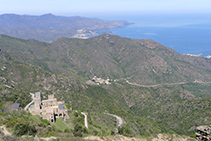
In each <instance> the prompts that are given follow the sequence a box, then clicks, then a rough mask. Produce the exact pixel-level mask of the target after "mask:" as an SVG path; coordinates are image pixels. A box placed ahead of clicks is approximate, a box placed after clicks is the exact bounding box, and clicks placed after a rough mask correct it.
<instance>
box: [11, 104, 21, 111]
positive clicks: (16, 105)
mask: <svg viewBox="0 0 211 141" xmlns="http://www.w3.org/2000/svg"><path fill="white" fill-rule="evenodd" d="M19 106H20V104H19V103H14V104H13V105H12V107H13V108H15V109H17V110H18V108H19Z"/></svg>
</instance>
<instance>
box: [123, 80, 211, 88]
mask: <svg viewBox="0 0 211 141" xmlns="http://www.w3.org/2000/svg"><path fill="white" fill-rule="evenodd" d="M126 83H127V84H130V85H134V86H140V87H146V88H150V87H159V86H173V85H182V84H187V83H199V84H210V83H211V82H201V81H197V80H195V81H190V82H177V83H164V84H155V85H141V84H136V83H131V82H129V81H128V80H126Z"/></svg>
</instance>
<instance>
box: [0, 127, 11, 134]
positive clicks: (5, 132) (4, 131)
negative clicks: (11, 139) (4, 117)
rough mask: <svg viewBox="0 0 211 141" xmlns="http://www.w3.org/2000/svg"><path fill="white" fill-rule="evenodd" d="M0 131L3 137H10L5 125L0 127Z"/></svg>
mask: <svg viewBox="0 0 211 141" xmlns="http://www.w3.org/2000/svg"><path fill="white" fill-rule="evenodd" d="M0 130H1V132H3V133H4V135H5V136H11V133H10V132H8V130H7V128H6V126H5V125H3V126H0Z"/></svg>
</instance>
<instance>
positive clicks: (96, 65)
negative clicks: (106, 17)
mask: <svg viewBox="0 0 211 141" xmlns="http://www.w3.org/2000/svg"><path fill="white" fill-rule="evenodd" d="M0 49H1V50H2V53H1V55H0V59H1V61H0V103H1V105H0V108H1V111H0V114H1V115H3V116H2V117H3V118H1V120H0V124H5V123H6V122H7V121H9V120H8V119H10V118H14V120H15V118H16V117H18V119H19V120H18V122H20V123H22V120H25V119H27V123H29V124H27V126H29V125H31V123H33V122H35V121H36V122H39V121H40V120H39V119H37V118H36V117H31V115H28V117H27V118H26V117H25V119H24V117H21V116H18V115H16V114H15V115H13V114H11V113H10V112H8V110H7V108H6V107H5V106H4V105H8V104H10V105H11V104H12V103H15V102H17V103H20V106H21V108H24V107H25V106H26V104H28V103H29V102H30V101H31V98H30V94H29V93H30V92H37V91H42V93H43V94H42V97H43V98H45V97H47V95H48V94H54V95H55V97H56V98H57V99H58V100H61V101H64V102H65V103H66V105H68V107H71V108H73V111H72V112H69V116H70V118H71V120H69V121H67V123H68V124H69V125H70V126H71V129H70V130H69V129H68V130H65V129H64V131H61V130H62V128H63V127H64V128H66V126H65V125H63V124H61V126H60V125H58V124H59V123H56V124H55V127H54V126H53V125H52V126H51V129H49V130H48V128H47V127H46V128H45V129H43V130H45V132H42V130H41V129H40V128H39V123H36V124H33V125H34V127H35V128H36V130H37V131H38V132H37V133H39V134H38V135H39V136H44V133H46V134H47V135H57V136H59V137H61V136H63V135H65V136H68V135H67V134H66V133H64V132H68V133H71V134H72V136H74V134H75V132H74V130H75V129H74V128H75V127H77V128H81V129H82V130H83V131H82V132H83V136H87V135H99V136H101V135H102V136H106V135H112V134H113V133H114V131H115V128H116V127H117V122H116V119H115V118H113V117H110V116H108V115H105V114H104V112H106V111H107V112H109V113H111V114H115V115H118V116H120V117H121V118H122V119H123V120H124V123H123V125H122V128H121V129H120V130H119V131H120V132H119V134H123V135H125V136H137V137H140V136H142V137H143V136H155V135H156V134H158V133H169V134H180V135H193V134H194V132H195V129H196V127H197V126H199V125H204V124H208V125H209V124H210V105H211V104H210V103H211V102H210V101H211V100H210V98H211V95H210V89H211V83H209V82H210V81H211V77H210V75H211V73H210V70H211V60H209V59H205V58H202V57H190V56H186V55H181V54H178V53H176V52H175V51H174V50H172V49H169V48H167V47H164V46H162V45H160V44H158V43H156V42H154V41H152V40H132V39H128V38H121V37H118V36H112V35H107V34H105V35H101V36H98V37H94V38H90V39H86V40H82V39H68V38H60V39H59V40H57V41H55V42H53V43H43V42H39V41H36V40H21V39H16V38H12V37H8V36H5V35H1V36H0ZM95 75H96V76H98V77H101V78H104V79H107V77H108V78H110V79H112V81H111V84H110V85H105V84H101V85H89V84H87V83H86V81H87V80H90V79H91V78H92V77H93V76H95ZM114 80H115V81H114ZM74 110H77V111H84V112H86V113H88V122H89V125H90V128H89V129H88V130H85V129H84V127H80V126H83V115H81V114H80V112H76V111H74ZM20 112H21V111H20ZM22 114H26V113H22ZM8 116H9V117H10V116H11V117H10V118H8ZM31 120H32V121H31ZM40 122H42V123H43V124H45V123H44V121H40ZM58 122H59V121H58ZM76 125H77V126H76ZM30 127H31V126H30ZM34 127H33V128H34ZM8 128H11V130H15V128H14V127H12V126H8ZM54 128H55V129H54ZM57 128H58V129H57ZM38 129H40V130H38ZM61 132H62V134H60V133H61ZM28 133H30V132H28ZM63 133H64V134H63Z"/></svg>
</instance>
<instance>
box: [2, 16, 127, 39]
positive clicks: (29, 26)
mask: <svg viewBox="0 0 211 141" xmlns="http://www.w3.org/2000/svg"><path fill="white" fill-rule="evenodd" d="M129 24H130V23H129V22H127V21H108V20H100V19H97V18H85V17H79V16H73V17H65V16H56V15H53V14H50V13H49V14H44V15H41V16H31V15H16V14H3V15H0V25H1V26H0V34H6V35H9V36H13V37H16V38H22V39H36V40H39V41H45V42H53V41H55V40H57V39H58V38H59V37H73V38H80V37H85V36H90V35H93V34H97V33H96V31H101V30H111V29H113V28H117V27H124V26H127V25H129Z"/></svg>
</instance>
